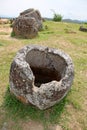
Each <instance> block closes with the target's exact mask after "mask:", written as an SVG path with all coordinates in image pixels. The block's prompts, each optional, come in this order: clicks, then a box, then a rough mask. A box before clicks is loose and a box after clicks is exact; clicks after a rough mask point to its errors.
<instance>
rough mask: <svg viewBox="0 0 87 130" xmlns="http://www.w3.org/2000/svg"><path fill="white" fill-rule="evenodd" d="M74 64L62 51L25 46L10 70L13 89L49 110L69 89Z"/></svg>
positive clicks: (14, 91) (20, 95) (21, 97)
mask: <svg viewBox="0 0 87 130" xmlns="http://www.w3.org/2000/svg"><path fill="white" fill-rule="evenodd" d="M73 78H74V66H73V63H72V60H71V58H70V57H69V55H67V54H65V53H64V52H62V51H61V50H57V49H52V48H48V47H42V46H36V45H31V46H25V47H24V48H23V49H21V50H19V51H18V53H17V55H16V56H15V58H14V59H13V62H12V64H11V69H10V80H9V81H10V91H11V92H12V93H14V95H15V96H16V97H17V98H18V99H19V100H21V101H22V102H23V103H26V104H29V103H31V104H33V105H35V106H36V107H38V108H39V109H41V110H43V109H47V108H49V107H51V106H53V105H54V104H56V103H58V102H59V101H60V100H61V99H62V98H63V97H65V95H66V94H67V92H68V91H69V90H70V88H71V85H72V82H73Z"/></svg>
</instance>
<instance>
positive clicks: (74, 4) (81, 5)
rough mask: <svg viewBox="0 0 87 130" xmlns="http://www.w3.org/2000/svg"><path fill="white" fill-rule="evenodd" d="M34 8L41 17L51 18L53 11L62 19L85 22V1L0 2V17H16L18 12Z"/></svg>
mask: <svg viewBox="0 0 87 130" xmlns="http://www.w3.org/2000/svg"><path fill="white" fill-rule="evenodd" d="M29 8H34V9H38V10H39V11H40V13H41V15H42V17H49V18H52V17H53V11H52V10H54V11H55V12H56V13H58V14H61V15H62V16H63V19H65V18H66V19H67V18H70V19H77V20H87V0H0V16H9V17H17V16H19V14H20V12H22V11H24V10H26V9H29Z"/></svg>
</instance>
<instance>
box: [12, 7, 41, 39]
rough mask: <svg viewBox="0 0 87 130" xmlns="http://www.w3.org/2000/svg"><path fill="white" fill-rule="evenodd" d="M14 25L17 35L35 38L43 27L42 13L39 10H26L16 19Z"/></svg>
mask: <svg viewBox="0 0 87 130" xmlns="http://www.w3.org/2000/svg"><path fill="white" fill-rule="evenodd" d="M12 27H13V32H14V33H15V35H16V36H21V37H23V38H34V37H36V36H37V35H38V31H39V30H41V29H42V27H43V25H42V18H41V14H40V12H39V11H38V10H34V9H28V10H25V11H24V12H22V13H20V16H19V17H18V18H16V19H15V20H14V22H13V23H12Z"/></svg>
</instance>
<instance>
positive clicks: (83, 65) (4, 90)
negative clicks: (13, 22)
mask: <svg viewBox="0 0 87 130" xmlns="http://www.w3.org/2000/svg"><path fill="white" fill-rule="evenodd" d="M45 25H47V26H48V29H44V30H43V31H41V32H39V35H38V36H37V37H36V38H34V39H17V38H13V37H11V36H10V35H11V31H12V29H11V28H10V25H9V24H4V25H0V130H2V128H3V127H6V128H7V130H87V33H85V32H80V31H79V27H80V25H79V24H73V23H65V22H58V23H57V22H52V21H46V22H44V26H45ZM27 44H38V45H44V46H48V47H53V48H59V49H61V50H63V51H65V52H66V53H68V54H69V55H70V56H71V58H72V60H73V62H74V66H75V78H74V82H73V85H72V88H71V90H70V92H69V93H68V95H67V96H66V97H65V98H64V99H63V100H62V101H61V102H60V103H59V104H57V105H55V106H53V107H52V108H50V109H47V110H44V111H41V110H38V109H36V108H35V107H32V106H25V105H23V104H22V103H20V102H19V101H18V100H16V99H15V97H13V96H11V95H10V93H9V69H10V64H11V62H12V59H13V57H14V56H15V55H16V53H17V51H18V50H19V49H21V48H22V47H24V46H25V45H27Z"/></svg>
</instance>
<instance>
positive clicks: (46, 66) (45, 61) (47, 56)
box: [26, 49, 67, 87]
mask: <svg viewBox="0 0 87 130" xmlns="http://www.w3.org/2000/svg"><path fill="white" fill-rule="evenodd" d="M26 62H27V63H29V65H30V68H31V70H32V72H33V74H34V76H35V81H34V84H35V86H37V87H40V85H41V84H43V83H48V82H51V81H53V80H56V81H60V80H61V78H63V77H64V74H65V71H66V66H67V64H66V62H65V60H64V59H63V58H62V57H60V56H59V55H54V54H52V53H50V52H49V53H47V52H45V53H44V52H43V51H40V50H35V49H34V50H31V51H29V52H28V54H27V55H26Z"/></svg>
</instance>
